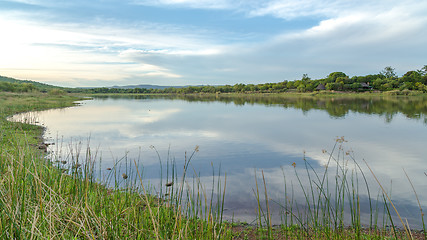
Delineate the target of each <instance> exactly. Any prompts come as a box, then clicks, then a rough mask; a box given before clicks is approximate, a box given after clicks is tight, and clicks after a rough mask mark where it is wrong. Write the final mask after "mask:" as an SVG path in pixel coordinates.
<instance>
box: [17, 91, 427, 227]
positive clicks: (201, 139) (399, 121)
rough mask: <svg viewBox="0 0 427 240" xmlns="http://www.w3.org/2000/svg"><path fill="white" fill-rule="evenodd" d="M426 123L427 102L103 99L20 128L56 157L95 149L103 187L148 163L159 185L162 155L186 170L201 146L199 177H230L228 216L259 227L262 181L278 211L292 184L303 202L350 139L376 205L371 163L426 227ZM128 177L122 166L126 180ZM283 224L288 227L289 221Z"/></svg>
mask: <svg viewBox="0 0 427 240" xmlns="http://www.w3.org/2000/svg"><path fill="white" fill-rule="evenodd" d="M426 113H427V101H426V100H425V99H422V98H379V97H369V98H368V97H367V98H344V97H340V98H315V97H293V98H274V97H270V98H260V97H240V98H229V97H223V96H216V97H214V96H213V97H209V98H206V97H203V98H202V97H194V96H192V97H180V98H173V97H141V96H139V97H105V98H95V99H93V100H89V101H83V102H82V105H81V106H77V107H71V108H66V109H54V110H47V111H42V112H38V113H27V114H23V115H20V116H15V118H16V119H17V118H30V119H33V120H37V122H39V123H41V124H43V125H44V126H46V127H47V131H46V133H45V138H47V139H50V140H49V141H52V142H56V145H54V146H51V147H50V150H51V151H59V152H63V153H65V152H67V150H64V149H63V150H60V146H62V147H63V148H65V149H67V148H68V149H71V148H76V147H75V146H76V145H78V143H79V142H81V143H82V145H83V146H82V149H84V148H85V147H86V145H89V146H90V147H91V149H92V152H93V153H95V152H96V155H97V157H98V158H101V159H102V164H101V166H100V167H99V166H98V167H99V168H100V169H98V170H97V172H98V174H99V175H100V176H98V177H101V176H102V175H103V174H105V171H106V170H105V169H106V168H108V167H112V166H113V165H114V162H116V161H118V160H120V159H123V158H126V159H127V160H131V159H138V160H139V161H138V163H139V164H141V165H143V168H144V171H143V175H144V179H147V180H151V182H152V183H154V184H156V183H157V182H158V179H159V176H160V168H159V156H158V155H157V152H158V153H159V155H160V159H161V160H163V163H164V162H165V161H166V160H167V159H173V160H174V161H176V165H177V166H182V165H183V164H184V159H185V154H186V152H187V157H188V156H189V155H190V154H191V152H193V150H194V149H195V147H196V146H199V152H197V153H196V155H195V157H194V158H193V159H192V162H191V167H192V168H193V169H194V172H196V173H197V174H198V175H199V177H200V179H201V181H203V182H205V183H206V184H207V185H208V186H207V187H206V188H207V189H209V184H211V181H212V178H211V176H212V174H213V172H212V171H214V174H218V172H219V170H220V171H221V172H222V176H223V175H224V173H227V187H226V201H225V204H226V205H225V208H226V210H225V212H224V213H225V214H226V217H227V218H235V219H240V220H246V221H249V222H250V221H252V220H253V219H254V218H255V214H254V213H255V209H256V198H255V196H254V189H255V175H257V177H258V181H260V180H261V179H260V176H261V171H263V172H264V175H265V179H266V182H267V186H268V194H269V197H270V198H271V199H273V200H274V201H277V202H281V203H283V202H284V201H285V200H284V176H285V177H286V179H287V183H288V184H291V182H292V184H294V185H296V187H295V189H296V190H294V191H295V193H294V195H295V196H293V197H294V198H295V199H297V200H299V201H303V200H304V198H303V195H302V192H301V190H298V182H297V179H296V178H295V172H297V173H299V174H301V175H300V176H301V177H302V179H303V180H302V181H303V182H306V183H307V179H305V178H304V174H305V171H306V168H305V164H304V159H305V160H307V162H308V163H310V164H311V166H312V167H313V168H314V169H316V170H317V171H319V172H323V171H324V165H325V164H326V163H327V161H328V156H329V155H328V152H330V151H331V150H332V148H333V146H334V144H335V140H336V139H337V138H341V137H342V136H344V138H345V140H347V141H348V142H346V143H344V148H345V149H344V150H343V153H345V152H349V151H350V152H351V156H354V158H355V159H356V160H357V161H358V162H359V163H360V165H361V166H362V168H363V169H364V172H365V174H366V175H368V181H369V182H370V184H371V185H372V187H371V191H372V193H371V194H372V195H373V196H372V197H374V198H377V197H378V194H379V192H380V191H379V187H378V184H377V183H376V182H375V181H374V180H373V178H372V177H371V176H372V174H371V173H370V172H369V170H368V168H367V167H366V165H365V164H364V162H363V160H366V162H367V163H368V164H369V166H370V167H371V168H372V170H373V171H374V173H375V175H376V176H377V177H378V179H379V181H381V183H382V184H383V186H384V187H385V188H386V189H387V191H388V192H389V193H390V194H391V195H392V199H393V201H394V202H395V204H397V205H398V206H399V207H400V209H399V212H400V213H401V214H402V215H403V216H404V217H406V218H408V221H410V223H411V224H413V225H415V226H419V224H420V218H419V210H418V209H417V202H416V198H415V196H414V193H413V190H412V188H411V186H410V183H409V182H408V180H407V178H406V176H405V173H404V170H405V171H406V172H407V173H408V175H409V176H410V178H411V181H412V183H413V185H414V187H415V189H416V190H417V193H418V197H419V199H420V201H421V204H422V205H423V206H424V207H427V187H426V184H425V183H426V180H427V176H426V175H425V172H427V147H426V146H427V145H426V143H427V124H426V123H427V117H426V116H427V115H426ZM153 146H154V148H155V149H153ZM156 150H157V152H156ZM325 150H326V151H327V152H325ZM335 151H336V152H338V151H337V150H335ZM83 152H84V151H83ZM65 155H66V154H65ZM68 155H69V154H68ZM63 158H66V156H63ZM130 162H131V161H130ZM294 163H295V164H294ZM132 164H133V163H132ZM132 164H131V165H132ZM128 165H129V164H128ZM294 166H295V167H294ZM127 167H131V166H127ZM125 170H126V167H125V166H122V169H121V170H120V171H125ZM158 190H159V187H158V186H157V191H158ZM361 192H363V191H361ZM273 205H274V204H273ZM272 208H273V209H275V210H277V211H276V214H277V213H280V212H281V210H280V208H278V207H277V206H276V207H272ZM275 218H276V221H278V219H279V215H277V216H276V217H275Z"/></svg>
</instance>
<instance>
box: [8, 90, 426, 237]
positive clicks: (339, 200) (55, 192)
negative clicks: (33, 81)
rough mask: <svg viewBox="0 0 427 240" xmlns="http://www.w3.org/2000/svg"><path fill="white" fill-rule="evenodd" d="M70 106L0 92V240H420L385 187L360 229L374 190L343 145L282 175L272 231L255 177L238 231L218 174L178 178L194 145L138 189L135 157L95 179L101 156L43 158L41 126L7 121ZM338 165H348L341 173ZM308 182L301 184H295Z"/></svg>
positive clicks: (50, 98) (76, 153)
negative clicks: (157, 179) (250, 216)
mask: <svg viewBox="0 0 427 240" xmlns="http://www.w3.org/2000/svg"><path fill="white" fill-rule="evenodd" d="M79 99H81V98H77V97H74V96H70V95H68V94H65V93H64V92H59V93H58V92H55V91H52V92H50V93H39V92H29V93H19V94H18V93H0V146H1V148H0V176H1V178H0V238H1V239H27V238H29V239H31V238H35V239H37V238H41V239H44V238H50V239H73V238H77V239H349V238H353V239H396V238H399V239H427V237H426V235H425V233H426V232H425V230H426V229H425V225H424V214H423V210H422V207H421V205H420V216H419V218H420V222H422V229H423V231H424V232H421V231H412V230H411V227H410V226H409V225H408V224H407V223H406V222H405V220H404V219H399V218H396V213H398V210H395V209H394V207H395V206H393V202H392V200H391V199H390V198H389V196H388V192H387V191H386V190H383V191H380V192H379V193H377V192H375V193H376V194H377V195H376V196H374V195H371V196H370V197H371V198H369V199H370V200H369V203H370V207H369V211H368V213H370V216H369V219H370V220H369V222H368V224H366V223H363V222H362V219H361V206H360V198H361V195H360V193H361V192H363V191H364V190H362V189H367V191H371V193H373V192H374V191H373V189H377V188H378V186H368V185H367V183H366V181H365V180H366V178H365V176H366V175H368V174H371V173H370V171H369V170H368V171H366V168H365V170H363V171H362V167H360V165H358V164H359V163H357V162H356V161H355V160H354V159H352V155H351V153H349V152H347V151H345V150H344V148H343V147H342V144H343V143H344V142H345V141H344V139H343V138H340V139H337V142H336V144H337V145H336V146H335V147H334V148H333V149H332V151H331V152H330V153H328V152H327V151H325V154H326V156H329V157H328V159H329V160H328V162H327V164H326V166H325V171H324V172H316V171H314V169H313V168H312V166H310V164H309V162H307V161H305V159H302V160H301V162H297V163H295V164H293V168H294V169H296V167H297V166H298V165H300V164H303V165H304V167H305V169H306V170H305V172H306V173H307V174H306V175H300V174H301V173H300V172H297V171H295V175H296V177H297V179H298V182H297V184H296V185H292V184H290V183H289V181H287V180H286V177H285V175H284V188H285V194H286V196H285V199H286V201H285V202H284V203H281V204H282V210H281V212H282V213H283V219H282V224H281V225H276V226H274V225H273V223H272V220H271V210H270V205H271V200H270V199H269V197H268V192H267V189H268V183H267V182H266V181H265V178H264V175H263V173H262V172H261V173H258V176H259V175H261V176H259V177H258V178H255V180H254V181H255V183H256V188H255V189H254V201H256V202H257V203H258V204H257V205H258V207H257V209H255V210H256V212H257V213H258V216H257V218H256V219H257V222H256V224H254V225H244V224H239V223H230V222H225V221H223V217H222V213H223V206H224V195H225V194H226V177H225V175H222V174H220V173H217V174H216V176H214V177H213V179H212V180H213V181H212V182H213V186H211V189H212V190H210V191H206V190H205V189H206V188H205V186H203V185H202V184H201V182H200V181H199V180H198V179H197V177H196V178H191V180H188V181H187V180H186V174H187V170H189V171H193V170H192V169H189V168H188V167H189V163H190V161H191V160H192V158H193V157H194V154H196V153H197V151H198V148H197V147H196V148H195V149H194V151H192V152H190V153H189V154H185V156H184V158H185V164H184V171H183V172H182V171H181V173H182V174H181V175H180V176H178V175H177V172H178V171H176V169H177V166H175V164H174V162H173V160H172V159H166V162H167V165H168V166H169V167H168V168H167V170H165V176H161V178H162V177H164V183H163V184H161V186H162V187H161V188H160V189H155V188H152V187H151V186H150V185H148V184H146V183H145V182H144V178H143V169H139V168H138V167H137V166H138V164H137V163H136V162H137V161H138V160H137V159H135V160H133V159H126V158H125V159H124V160H123V161H124V162H123V165H125V166H129V168H127V170H126V171H124V172H123V171H122V170H123V169H121V168H119V167H118V166H119V164H116V165H113V166H105V167H106V169H105V170H107V171H108V172H109V173H108V174H107V175H106V176H105V178H101V179H97V178H95V177H94V174H93V173H94V171H95V169H94V167H93V166H94V163H95V161H98V160H100V159H99V158H98V157H97V153H96V151H95V152H93V151H92V150H91V149H90V147H89V146H87V147H85V146H83V150H82V149H81V148H79V147H77V148H76V149H71V150H70V151H71V152H70V154H68V155H67V156H68V157H67V158H52V159H46V151H47V149H48V147H47V145H48V144H49V143H43V142H42V139H41V138H40V135H41V133H42V131H43V129H42V128H40V127H37V126H34V125H30V124H26V123H14V122H9V121H7V120H6V117H7V116H10V115H12V114H16V113H18V112H26V111H34V110H42V109H48V108H57V107H67V106H72V105H73V102H74V101H76V100H79ZM237 101H240V100H237ZM245 101H246V100H245ZM295 101H296V102H295V103H294V104H296V105H298V100H295ZM313 105H315V106H319V104H318V102H313ZM320 106H321V105H320ZM380 106H381V104H380V105H379V106H378V108H381V107H380ZM35 121H36V119H29V122H32V123H34V122H35ZM81 150H82V151H81ZM347 158H349V159H347ZM159 160H160V159H159ZM347 162H350V163H352V164H353V167H355V168H354V169H353V170H352V169H351V168H348V167H347ZM298 167H299V166H298ZM304 167H303V168H304ZM180 168H182V167H180ZM131 169H133V170H131ZM195 172H196V171H195ZM213 175H215V174H213ZM336 176H339V177H338V178H337V177H336ZM307 179H308V180H309V185H304V184H303V182H305V181H307ZM111 182H112V183H113V185H111V184H110V183H111ZM409 183H410V180H409ZM379 185H380V186H381V184H380V183H379ZM297 188H300V189H301V190H302V191H304V204H302V203H301V202H300V203H298V202H297V201H296V199H295V198H294V189H297ZM414 196H416V191H415V190H414ZM371 199H372V200H371ZM398 208H399V207H398V206H397V209H398ZM398 226H400V228H399V227H398Z"/></svg>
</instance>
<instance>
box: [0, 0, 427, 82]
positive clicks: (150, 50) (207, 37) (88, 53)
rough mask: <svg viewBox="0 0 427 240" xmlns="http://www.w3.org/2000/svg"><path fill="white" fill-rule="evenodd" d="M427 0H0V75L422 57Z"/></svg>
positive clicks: (212, 74) (186, 74)
mask: <svg viewBox="0 0 427 240" xmlns="http://www.w3.org/2000/svg"><path fill="white" fill-rule="evenodd" d="M426 12H427V1H420V0H377V1H372V0H359V1H350V0H294V1H286V0H264V1H259V0H91V1H88V0H85V1H83V0H74V1H70V0H67V1H66V0H0V75H3V76H10V77H15V78H19V79H31V80H36V81H40V82H44V83H49V84H54V85H59V86H67V87H77V86H81V87H85V86H113V85H128V84H157V85H199V84H210V85H220V84H235V83H264V82H279V81H283V80H295V79H300V78H301V76H302V75H303V74H308V75H309V77H311V78H322V77H325V76H326V75H328V74H329V73H330V72H334V71H342V72H345V73H347V75H350V76H354V75H366V74H375V73H378V72H379V71H381V70H382V69H383V68H384V67H386V66H392V67H394V68H395V69H396V72H397V73H398V74H399V75H402V74H404V73H405V72H407V71H409V70H416V69H420V68H421V67H423V66H424V65H426V64H427V57H426V56H427V48H426V47H425V43H427V31H426V30H425V29H427V14H425V13H426Z"/></svg>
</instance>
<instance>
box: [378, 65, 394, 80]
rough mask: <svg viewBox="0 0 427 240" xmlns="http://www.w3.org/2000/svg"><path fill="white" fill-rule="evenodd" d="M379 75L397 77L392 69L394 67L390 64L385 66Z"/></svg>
mask: <svg viewBox="0 0 427 240" xmlns="http://www.w3.org/2000/svg"><path fill="white" fill-rule="evenodd" d="M380 74H381V75H383V76H384V77H385V78H388V79H393V78H397V74H396V72H395V71H394V68H392V67H391V66H387V67H385V68H384V69H383V70H382V71H381V72H380Z"/></svg>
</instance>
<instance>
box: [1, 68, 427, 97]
mask: <svg viewBox="0 0 427 240" xmlns="http://www.w3.org/2000/svg"><path fill="white" fill-rule="evenodd" d="M3 78H4V77H3ZM9 79H10V78H9ZM0 80H2V79H0ZM46 86H48V85H42V87H40V86H39V85H38V84H37V83H36V84H33V83H32V82H29V81H26V82H23V83H19V82H18V81H14V82H10V81H9V82H4V81H0V91H10V92H28V91H42V92H43V91H44V92H46V91H48V90H49V89H51V88H46ZM51 87H53V86H51ZM59 89H61V90H63V91H66V92H75V93H127V94H142V93H166V94H167V93H170V94H191V93H281V92H313V91H322V90H329V91H343V92H360V91H392V90H398V91H403V90H408V91H409V90H412V91H421V92H424V93H427V65H424V67H422V68H421V69H419V70H412V71H408V72H407V73H405V74H404V75H403V76H401V77H398V76H397V74H396V72H395V69H394V68H392V67H390V66H389V67H385V68H384V69H383V70H382V71H380V72H379V73H378V74H370V75H366V76H353V77H349V76H348V75H347V74H345V73H343V72H333V73H330V74H329V75H328V76H327V77H325V78H321V79H311V78H310V77H309V76H308V75H307V74H304V75H303V76H302V78H301V79H298V80H293V81H288V80H285V81H282V82H278V83H262V84H243V83H238V84H234V85H221V86H211V85H206V86H188V87H182V88H174V87H170V88H165V89H154V88H150V89H147V88H128V89H125V88H107V87H101V88H88V89H83V88H59Z"/></svg>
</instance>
